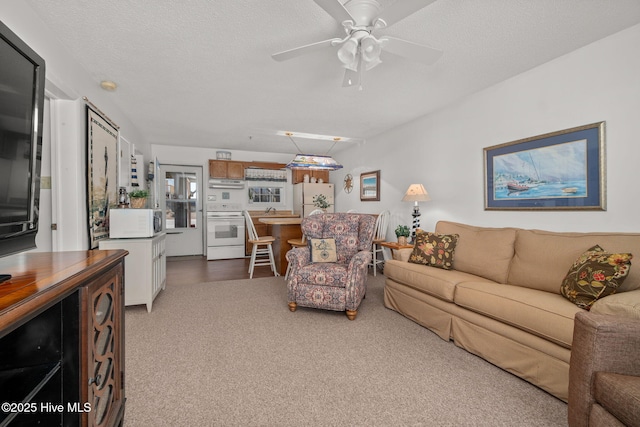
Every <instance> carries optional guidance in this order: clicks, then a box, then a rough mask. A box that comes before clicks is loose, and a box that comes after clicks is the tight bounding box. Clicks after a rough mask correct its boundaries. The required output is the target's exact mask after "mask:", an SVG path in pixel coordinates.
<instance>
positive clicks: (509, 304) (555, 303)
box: [455, 282, 581, 349]
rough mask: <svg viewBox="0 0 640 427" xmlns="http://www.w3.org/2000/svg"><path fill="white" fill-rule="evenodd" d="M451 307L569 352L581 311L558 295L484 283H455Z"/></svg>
mask: <svg viewBox="0 0 640 427" xmlns="http://www.w3.org/2000/svg"><path fill="white" fill-rule="evenodd" d="M455 303H456V305H459V306H461V307H464V308H466V309H468V310H472V311H475V312H477V313H480V314H482V315H484V316H487V317H491V318H493V319H496V320H499V321H501V322H503V323H506V324H509V325H511V326H514V327H516V328H519V329H522V330H524V331H527V332H529V333H532V334H534V335H537V336H539V337H542V338H544V339H547V340H549V341H552V342H554V343H556V344H558V345H561V346H563V347H565V348H569V349H570V348H571V342H572V340H573V318H574V316H575V314H576V313H577V312H579V311H581V309H580V308H578V307H577V306H576V305H575V304H572V303H571V302H569V301H568V300H566V299H565V298H563V297H562V296H560V295H558V294H553V293H550V292H543V291H538V290H535V289H529V288H523V287H519V286H512V285H501V284H495V283H486V282H463V283H459V284H458V285H457V286H456V292H455Z"/></svg>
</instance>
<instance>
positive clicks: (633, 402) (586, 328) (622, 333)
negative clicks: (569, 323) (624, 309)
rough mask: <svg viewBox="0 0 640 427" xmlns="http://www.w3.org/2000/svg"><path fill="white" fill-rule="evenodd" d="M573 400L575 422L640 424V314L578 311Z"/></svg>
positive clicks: (571, 423) (571, 379) (570, 411)
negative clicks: (633, 315)
mask: <svg viewBox="0 0 640 427" xmlns="http://www.w3.org/2000/svg"><path fill="white" fill-rule="evenodd" d="M568 403H569V406H568V417H569V426H570V427H578V426H579V427H583V426H584V427H586V426H589V427H596V426H607V427H613V426H625V425H627V426H640V319H631V318H626V317H618V316H610V315H602V314H595V313H589V312H586V311H585V312H579V313H577V314H576V317H575V326H574V329H573V344H572V346H571V360H570V364H569V402H568Z"/></svg>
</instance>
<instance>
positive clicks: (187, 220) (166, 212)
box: [158, 164, 206, 256]
mask: <svg viewBox="0 0 640 427" xmlns="http://www.w3.org/2000/svg"><path fill="white" fill-rule="evenodd" d="M159 178H160V179H161V180H162V181H160V182H159V183H158V184H162V185H164V188H163V189H162V192H161V193H160V197H158V199H159V200H160V208H161V209H162V218H163V220H164V226H165V227H164V229H165V230H166V231H167V242H166V253H167V256H184V255H203V254H204V245H203V241H204V238H203V234H204V232H205V227H206V224H205V223H204V221H203V218H202V197H203V195H204V191H203V185H202V167H201V166H182V165H164V164H163V165H161V166H160V177H159ZM162 195H164V197H162Z"/></svg>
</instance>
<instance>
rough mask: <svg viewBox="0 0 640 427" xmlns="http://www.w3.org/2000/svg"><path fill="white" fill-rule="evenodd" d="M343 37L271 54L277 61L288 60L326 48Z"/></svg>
mask: <svg viewBox="0 0 640 427" xmlns="http://www.w3.org/2000/svg"><path fill="white" fill-rule="evenodd" d="M339 41H341V39H329V40H323V41H321V42H317V43H311V44H308V45H305V46H300V47H296V48H293V49H289V50H285V51H282V52H278V53H274V54H273V55H271V57H272V58H273V59H275V60H276V61H286V60H288V59H292V58H296V57H298V56H301V55H306V54H307V53H311V52H315V51H317V50H321V49H324V48H325V47H331V46H334V44H333V43H334V42H339Z"/></svg>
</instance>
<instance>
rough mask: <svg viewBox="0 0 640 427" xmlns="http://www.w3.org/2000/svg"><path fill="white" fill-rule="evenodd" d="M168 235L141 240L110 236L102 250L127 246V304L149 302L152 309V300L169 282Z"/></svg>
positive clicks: (125, 301) (125, 295) (125, 293)
mask: <svg viewBox="0 0 640 427" xmlns="http://www.w3.org/2000/svg"><path fill="white" fill-rule="evenodd" d="M165 241H166V234H165V233H160V234H158V235H156V236H155V237H148V238H141V239H107V240H102V241H101V242H100V249H125V250H127V251H129V255H127V257H126V258H125V269H124V304H125V305H138V304H146V305H147V311H148V312H149V313H150V312H151V305H152V304H153V300H154V299H155V297H156V296H157V295H158V293H159V292H160V290H162V289H164V288H165V286H166V284H167V259H166V255H165Z"/></svg>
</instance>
